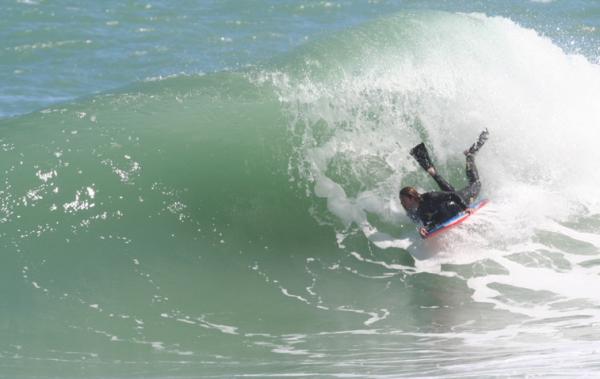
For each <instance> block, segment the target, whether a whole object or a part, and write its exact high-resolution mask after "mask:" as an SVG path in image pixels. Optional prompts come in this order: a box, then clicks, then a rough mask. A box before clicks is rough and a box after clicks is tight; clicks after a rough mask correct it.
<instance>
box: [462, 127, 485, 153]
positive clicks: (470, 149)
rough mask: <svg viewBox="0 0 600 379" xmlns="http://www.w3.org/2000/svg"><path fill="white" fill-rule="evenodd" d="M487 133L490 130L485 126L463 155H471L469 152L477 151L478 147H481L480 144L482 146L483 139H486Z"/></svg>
mask: <svg viewBox="0 0 600 379" xmlns="http://www.w3.org/2000/svg"><path fill="white" fill-rule="evenodd" d="M489 134H490V132H489V131H488V130H487V128H485V130H484V131H483V132H481V134H479V138H478V139H477V142H475V143H474V144H473V145H471V147H470V148H469V149H468V150H467V151H465V155H471V154H475V153H477V152H478V151H479V149H481V146H483V144H484V143H485V141H487V139H488V136H489Z"/></svg>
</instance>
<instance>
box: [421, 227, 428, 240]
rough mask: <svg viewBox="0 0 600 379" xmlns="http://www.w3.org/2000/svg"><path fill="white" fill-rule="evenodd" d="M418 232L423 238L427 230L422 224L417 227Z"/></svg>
mask: <svg viewBox="0 0 600 379" xmlns="http://www.w3.org/2000/svg"><path fill="white" fill-rule="evenodd" d="M419 234H420V235H421V237H423V238H425V237H427V235H428V234H429V232H428V231H427V229H425V227H424V226H422V227H420V228H419Z"/></svg>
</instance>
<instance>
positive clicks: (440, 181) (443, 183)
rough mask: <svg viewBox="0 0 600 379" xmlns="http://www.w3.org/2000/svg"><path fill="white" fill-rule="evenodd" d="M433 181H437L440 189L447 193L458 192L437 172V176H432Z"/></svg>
mask: <svg viewBox="0 0 600 379" xmlns="http://www.w3.org/2000/svg"><path fill="white" fill-rule="evenodd" d="M432 178H433V180H435V182H436V183H437V185H438V186H439V187H440V189H441V190H442V191H447V192H455V191H456V190H455V189H454V187H452V185H451V184H450V183H448V182H447V181H446V179H444V178H442V177H441V176H440V174H438V173H437V172H436V173H435V175H433V176H432Z"/></svg>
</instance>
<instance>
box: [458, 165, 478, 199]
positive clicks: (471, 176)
mask: <svg viewBox="0 0 600 379" xmlns="http://www.w3.org/2000/svg"><path fill="white" fill-rule="evenodd" d="M466 172H467V179H468V180H469V184H468V185H467V186H466V187H465V188H463V189H461V190H460V191H458V195H459V196H460V197H461V198H462V199H463V200H464V201H465V203H466V204H471V203H472V202H473V201H475V199H477V196H479V191H480V190H481V182H480V181H479V173H478V172H477V166H475V155H474V154H468V155H467V165H466Z"/></svg>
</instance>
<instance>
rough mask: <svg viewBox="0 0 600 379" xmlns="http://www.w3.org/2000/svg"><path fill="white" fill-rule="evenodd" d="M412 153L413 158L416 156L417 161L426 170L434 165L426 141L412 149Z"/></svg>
mask: <svg viewBox="0 0 600 379" xmlns="http://www.w3.org/2000/svg"><path fill="white" fill-rule="evenodd" d="M410 155H412V156H413V158H415V159H416V160H417V162H419V164H420V165H421V167H423V169H424V170H425V171H427V170H428V169H429V168H431V167H433V164H432V163H431V159H430V158H429V153H428V152H427V148H426V147H425V144H424V143H420V144H418V145H417V146H415V147H413V148H412V149H411V150H410Z"/></svg>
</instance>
